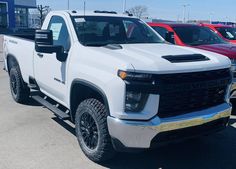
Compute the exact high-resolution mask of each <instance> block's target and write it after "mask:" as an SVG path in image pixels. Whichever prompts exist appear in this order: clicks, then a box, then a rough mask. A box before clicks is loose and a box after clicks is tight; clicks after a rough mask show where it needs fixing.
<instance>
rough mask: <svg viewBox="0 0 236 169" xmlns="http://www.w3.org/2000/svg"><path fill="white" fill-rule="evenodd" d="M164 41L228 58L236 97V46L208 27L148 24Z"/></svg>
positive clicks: (233, 95)
mask: <svg viewBox="0 0 236 169" xmlns="http://www.w3.org/2000/svg"><path fill="white" fill-rule="evenodd" d="M148 24H149V25H150V26H151V27H152V28H153V29H154V30H156V32H158V33H159V34H160V35H161V36H162V37H163V38H164V39H165V40H166V41H168V42H170V43H173V44H176V45H180V46H188V47H193V48H198V49H203V50H207V51H210V52H215V53H219V54H222V55H225V56H227V57H229V58H230V59H231V61H232V70H233V72H234V78H235V79H234V81H235V83H234V84H233V86H234V87H233V88H232V98H234V97H236V93H235V92H236V44H231V43H229V42H227V41H225V40H224V39H222V38H221V37H220V36H219V35H217V33H216V32H215V31H213V30H211V29H210V28H208V27H205V26H203V25H201V24H200V25H197V24H182V23H148Z"/></svg>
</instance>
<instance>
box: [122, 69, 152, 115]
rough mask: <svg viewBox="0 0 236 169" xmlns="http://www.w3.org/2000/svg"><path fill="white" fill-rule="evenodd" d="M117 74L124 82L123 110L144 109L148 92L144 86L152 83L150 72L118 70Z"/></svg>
mask: <svg viewBox="0 0 236 169" xmlns="http://www.w3.org/2000/svg"><path fill="white" fill-rule="evenodd" d="M118 76H119V77H120V78H121V79H122V80H124V81H125V83H126V95H125V111H126V112H140V111H142V110H143V109H144V106H145V104H146V102H147V99H148V96H149V94H147V91H145V88H144V87H148V86H147V84H150V85H152V83H153V77H152V75H151V74H146V73H135V72H127V71H121V70H120V71H118Z"/></svg>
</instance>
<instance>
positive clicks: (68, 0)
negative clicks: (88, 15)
mask: <svg viewBox="0 0 236 169" xmlns="http://www.w3.org/2000/svg"><path fill="white" fill-rule="evenodd" d="M67 9H68V10H70V0H67Z"/></svg>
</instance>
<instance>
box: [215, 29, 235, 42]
mask: <svg viewBox="0 0 236 169" xmlns="http://www.w3.org/2000/svg"><path fill="white" fill-rule="evenodd" d="M217 31H219V32H220V34H221V35H222V36H223V37H224V38H226V39H228V40H236V28H230V27H228V28H226V27H225V28H217Z"/></svg>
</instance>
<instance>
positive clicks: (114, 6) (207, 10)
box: [37, 0, 236, 22]
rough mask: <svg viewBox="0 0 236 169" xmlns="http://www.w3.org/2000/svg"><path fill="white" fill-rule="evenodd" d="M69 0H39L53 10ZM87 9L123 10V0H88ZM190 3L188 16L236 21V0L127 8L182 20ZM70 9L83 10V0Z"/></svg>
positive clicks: (183, 0)
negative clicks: (146, 10) (143, 8)
mask: <svg viewBox="0 0 236 169" xmlns="http://www.w3.org/2000/svg"><path fill="white" fill-rule="evenodd" d="M67 1H68V0H37V3H38V5H39V4H42V5H49V6H50V7H51V8H52V9H53V10H63V9H67ZM86 2H87V3H86V4H87V10H114V11H118V12H121V11H122V8H123V0H86ZM184 4H189V5H190V6H188V7H187V9H186V11H187V12H186V18H188V16H189V18H190V19H202V20H209V19H210V15H212V20H219V21H233V22H236V12H235V11H236V10H235V4H236V0H127V9H129V8H131V7H133V6H136V5H145V6H147V7H148V13H149V16H150V17H154V18H161V19H171V20H177V19H179V20H181V19H182V18H183V5H184ZM70 9H73V10H75V9H76V10H82V9H83V0H70Z"/></svg>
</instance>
